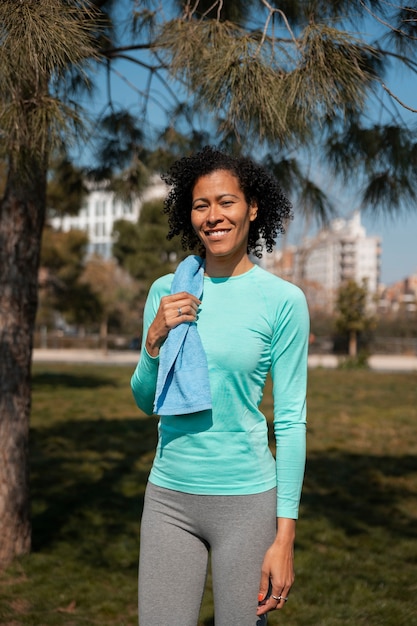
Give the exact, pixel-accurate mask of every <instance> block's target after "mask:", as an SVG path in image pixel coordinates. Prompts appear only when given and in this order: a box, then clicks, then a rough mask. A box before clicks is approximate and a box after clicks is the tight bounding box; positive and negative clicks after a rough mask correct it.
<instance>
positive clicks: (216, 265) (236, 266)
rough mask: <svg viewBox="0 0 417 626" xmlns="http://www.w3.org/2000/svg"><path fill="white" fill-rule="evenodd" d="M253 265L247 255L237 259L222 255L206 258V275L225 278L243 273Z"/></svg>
mask: <svg viewBox="0 0 417 626" xmlns="http://www.w3.org/2000/svg"><path fill="white" fill-rule="evenodd" d="M252 267H253V263H252V261H251V260H250V259H249V257H248V255H245V256H244V257H243V258H241V259H239V260H234V259H227V258H222V257H215V258H206V275H207V276H210V277H211V278H225V277H227V276H238V275H239V274H244V273H245V272H247V271H249V270H250V269H251V268H252Z"/></svg>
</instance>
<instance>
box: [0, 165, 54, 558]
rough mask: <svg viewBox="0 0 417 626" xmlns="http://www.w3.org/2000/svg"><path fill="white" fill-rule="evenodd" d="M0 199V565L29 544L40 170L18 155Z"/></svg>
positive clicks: (42, 205)
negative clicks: (29, 456)
mask: <svg viewBox="0 0 417 626" xmlns="http://www.w3.org/2000/svg"><path fill="white" fill-rule="evenodd" d="M19 160H20V161H21V162H22V161H23V160H24V164H25V167H24V170H22V169H21V168H20V167H18V166H16V165H15V166H14V167H13V166H11V167H10V168H9V172H8V178H7V183H6V190H5V193H4V196H3V198H2V199H1V200H0V567H3V566H5V565H7V564H8V563H10V562H11V561H12V560H13V558H14V557H15V556H18V555H20V554H26V553H28V552H29V551H30V546H31V525H30V504H29V471H28V436H29V417H30V408H31V385H30V378H31V359H32V341H33V330H34V325H35V316H36V308H37V287H38V267H39V256H40V245H41V237H42V228H43V223H44V218H45V189H46V168H45V166H44V163H43V162H40V161H39V159H34V158H32V157H30V156H28V155H22V154H20V155H19Z"/></svg>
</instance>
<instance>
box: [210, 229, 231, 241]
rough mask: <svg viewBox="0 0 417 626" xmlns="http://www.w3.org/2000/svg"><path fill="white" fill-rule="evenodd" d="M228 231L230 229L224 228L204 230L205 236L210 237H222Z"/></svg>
mask: <svg viewBox="0 0 417 626" xmlns="http://www.w3.org/2000/svg"><path fill="white" fill-rule="evenodd" d="M228 233H230V230H226V229H222V230H206V231H205V232H204V234H205V235H206V237H209V238H210V239H221V238H222V237H224V236H225V235H227V234H228Z"/></svg>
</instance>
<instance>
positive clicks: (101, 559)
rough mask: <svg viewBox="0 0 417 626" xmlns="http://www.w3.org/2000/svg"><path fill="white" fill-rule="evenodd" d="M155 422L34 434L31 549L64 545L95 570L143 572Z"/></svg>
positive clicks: (103, 423)
mask: <svg viewBox="0 0 417 626" xmlns="http://www.w3.org/2000/svg"><path fill="white" fill-rule="evenodd" d="M156 424H157V422H156V419H155V418H146V417H144V418H142V419H123V420H109V419H101V420H84V421H66V422H64V423H55V424H52V425H51V426H50V427H48V426H46V427H45V426H43V427H42V428H38V429H34V430H33V432H32V433H31V482H32V502H33V515H32V518H33V519H32V522H33V549H34V551H44V550H48V549H52V548H53V546H54V544H57V543H60V544H62V543H64V544H65V543H66V544H67V546H68V548H70V546H71V548H70V549H72V550H75V551H78V552H79V558H81V559H82V560H88V561H90V562H91V563H93V564H94V565H95V566H96V567H97V566H103V567H108V566H109V565H114V564H115V561H116V562H117V561H119V560H122V561H124V562H125V564H126V565H129V566H132V567H134V568H136V567H137V550H138V529H139V522H140V516H141V512H142V502H143V493H144V487H145V484H146V480H147V476H148V472H149V469H150V464H151V461H152V457H153V453H154V449H155V445H156V428H157V426H156Z"/></svg>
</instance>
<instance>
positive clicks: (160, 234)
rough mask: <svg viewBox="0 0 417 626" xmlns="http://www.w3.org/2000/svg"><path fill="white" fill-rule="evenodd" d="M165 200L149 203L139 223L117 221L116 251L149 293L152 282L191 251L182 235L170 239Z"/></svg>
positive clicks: (122, 262) (145, 205)
mask: <svg viewBox="0 0 417 626" xmlns="http://www.w3.org/2000/svg"><path fill="white" fill-rule="evenodd" d="M162 209H163V202H162V200H153V201H151V202H146V203H145V204H144V205H143V206H142V208H141V211H140V216H139V220H138V222H137V223H136V224H132V223H131V222H127V221H124V220H119V221H118V222H116V223H115V226H114V234H115V243H114V245H113V254H114V256H115V258H116V259H117V260H118V262H119V263H120V265H121V266H122V267H124V268H125V269H126V270H127V271H128V272H129V273H130V274H131V275H132V276H133V277H134V278H136V279H137V280H138V281H139V282H140V284H141V287H142V293H146V292H147V291H148V289H149V287H150V285H151V283H152V282H153V281H154V280H155V279H156V278H158V277H159V276H161V275H162V274H166V273H169V272H173V271H174V270H175V268H176V266H177V264H178V262H179V261H180V260H181V259H182V258H184V256H185V255H186V254H187V253H186V252H184V250H183V249H182V247H181V242H180V241H179V239H178V238H174V239H171V240H168V239H167V233H168V220H167V216H166V215H165V214H164V213H163V211H162Z"/></svg>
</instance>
